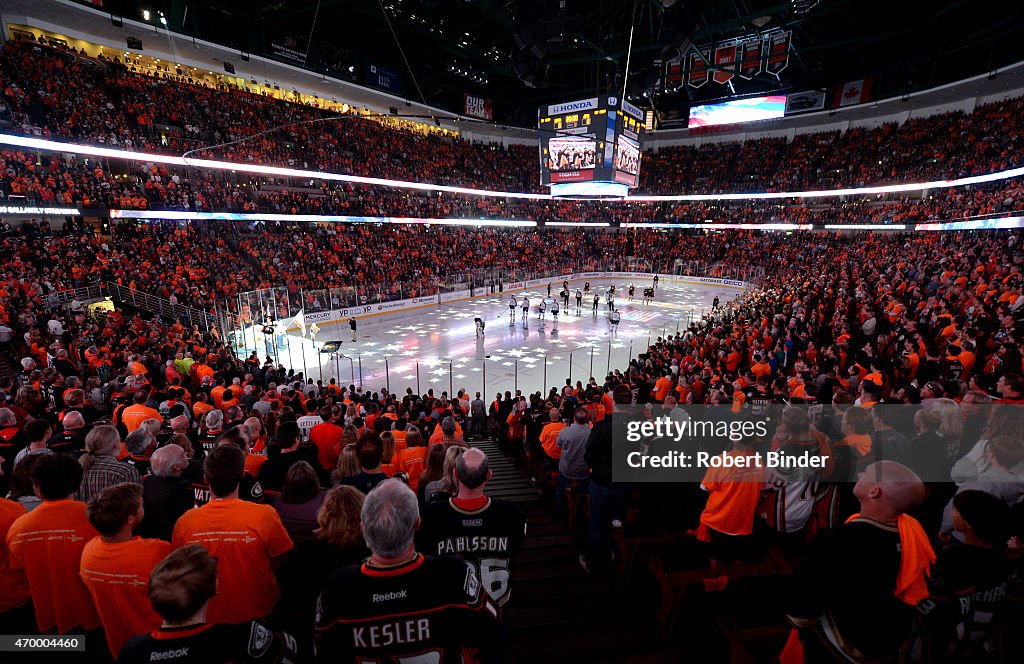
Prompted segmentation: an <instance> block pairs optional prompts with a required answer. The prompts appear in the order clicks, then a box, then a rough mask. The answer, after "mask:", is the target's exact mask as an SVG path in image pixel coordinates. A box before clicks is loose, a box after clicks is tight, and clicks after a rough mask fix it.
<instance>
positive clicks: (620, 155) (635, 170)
mask: <svg viewBox="0 0 1024 664" xmlns="http://www.w3.org/2000/svg"><path fill="white" fill-rule="evenodd" d="M618 139H619V140H618V142H616V144H615V170H617V171H623V172H625V173H629V174H630V175H639V174H640V147H639V146H638V145H636V144H635V143H634V142H633V141H631V140H630V139H628V138H626V137H625V136H619V137H618Z"/></svg>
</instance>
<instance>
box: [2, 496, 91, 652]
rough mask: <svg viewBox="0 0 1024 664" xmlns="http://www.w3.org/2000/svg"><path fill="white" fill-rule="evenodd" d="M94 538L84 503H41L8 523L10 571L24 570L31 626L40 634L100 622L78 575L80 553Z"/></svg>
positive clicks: (67, 501)
mask: <svg viewBox="0 0 1024 664" xmlns="http://www.w3.org/2000/svg"><path fill="white" fill-rule="evenodd" d="M98 534H99V533H97V532H96V529H95V528H93V527H92V525H91V524H90V523H89V519H87V518H86V516H85V503H82V502H79V501H77V500H46V501H43V503H42V504H41V505H39V506H38V507H36V508H35V509H34V510H32V511H31V512H29V513H28V514H26V515H24V516H21V517H19V518H18V520H17V521H15V522H14V523H13V524H11V529H10V530H9V531H8V532H7V547H8V549H9V550H10V556H11V558H10V560H11V567H12V568H20V569H23V570H24V571H25V576H26V578H27V579H28V587H29V589H30V590H31V591H32V601H33V602H34V603H35V608H36V623H37V624H38V626H39V630H40V631H41V632H49V631H50V630H52V629H54V628H56V630H57V633H59V634H68V633H70V631H71V630H72V629H76V628H78V629H86V630H90V629H95V628H96V627H99V626H100V617H99V614H97V613H96V607H95V606H93V603H92V597H90V596H89V591H88V590H87V589H86V587H85V584H84V583H82V578H81V577H80V576H79V575H78V569H79V564H80V563H81V560H82V549H84V548H85V545H86V543H87V542H88V541H89V540H91V539H92V538H93V537H96V536H97V535H98Z"/></svg>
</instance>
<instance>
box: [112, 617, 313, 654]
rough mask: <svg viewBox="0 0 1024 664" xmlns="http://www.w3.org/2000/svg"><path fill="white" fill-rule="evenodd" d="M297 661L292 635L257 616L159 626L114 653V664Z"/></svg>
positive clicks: (296, 649) (134, 637)
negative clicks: (241, 620)
mask: <svg viewBox="0 0 1024 664" xmlns="http://www.w3.org/2000/svg"><path fill="white" fill-rule="evenodd" d="M304 650H309V648H305V649H304ZM307 655H308V653H307ZM299 661H300V660H299V647H298V643H297V642H296V641H295V639H294V638H292V637H291V636H290V635H288V634H285V633H283V632H274V631H272V630H271V629H270V628H268V627H267V626H265V625H264V624H263V623H261V622H259V621H256V620H252V621H250V622H247V623H239V624H237V625H199V626H191V627H160V628H159V629H156V630H154V631H153V632H152V633H150V634H140V635H138V636H133V637H132V638H130V639H128V641H127V642H126V643H125V644H124V646H123V647H122V648H121V654H120V655H118V657H117V664H149V663H150V662H170V663H171V664H228V663H230V664H243V663H248V664H292V663H293V662H299Z"/></svg>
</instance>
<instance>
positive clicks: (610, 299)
mask: <svg viewBox="0 0 1024 664" xmlns="http://www.w3.org/2000/svg"><path fill="white" fill-rule="evenodd" d="M605 302H606V303H607V304H608V311H615V286H612V287H611V288H609V289H608V294H607V295H605Z"/></svg>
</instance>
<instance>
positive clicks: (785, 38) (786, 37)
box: [764, 30, 793, 78]
mask: <svg viewBox="0 0 1024 664" xmlns="http://www.w3.org/2000/svg"><path fill="white" fill-rule="evenodd" d="M792 41H793V32H792V31H791V30H789V31H786V32H780V33H777V34H774V35H772V36H771V37H769V38H768V60H767V61H766V62H765V67H764V70H765V71H766V72H768V73H769V74H772V75H773V76H775V78H779V74H781V73H782V70H783V69H785V68H786V67H788V66H789V46H790V43H791V42H792Z"/></svg>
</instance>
